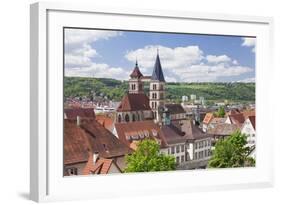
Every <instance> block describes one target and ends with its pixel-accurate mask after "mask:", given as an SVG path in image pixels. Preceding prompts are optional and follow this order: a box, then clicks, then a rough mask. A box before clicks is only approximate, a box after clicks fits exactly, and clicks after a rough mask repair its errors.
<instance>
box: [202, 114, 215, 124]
mask: <svg viewBox="0 0 281 205" xmlns="http://www.w3.org/2000/svg"><path fill="white" fill-rule="evenodd" d="M213 117H214V115H213V113H207V114H206V115H205V117H204V120H203V123H204V124H209V123H210V122H211V120H212V119H213Z"/></svg>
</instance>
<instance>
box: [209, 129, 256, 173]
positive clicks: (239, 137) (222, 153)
mask: <svg viewBox="0 0 281 205" xmlns="http://www.w3.org/2000/svg"><path fill="white" fill-rule="evenodd" d="M246 139H247V136H246V135H245V134H242V133H241V132H240V131H236V132H234V133H233V134H232V135H231V136H230V137H228V138H227V139H224V140H219V141H218V142H217V143H216V145H215V150H214V151H213V154H212V158H211V159H210V161H209V163H208V167H210V168H227V167H229V168H231V167H246V166H255V160H254V158H252V157H249V154H250V152H251V148H250V147H247V146H245V145H246V144H247V140H246Z"/></svg>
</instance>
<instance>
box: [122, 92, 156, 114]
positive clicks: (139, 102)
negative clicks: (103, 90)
mask: <svg viewBox="0 0 281 205" xmlns="http://www.w3.org/2000/svg"><path fill="white" fill-rule="evenodd" d="M137 110H151V108H150V106H149V99H148V97H147V96H146V95H145V94H144V93H137V94H135V93H128V94H127V95H125V96H124V97H123V99H122V101H121V103H120V105H119V106H118V108H117V112H123V111H137Z"/></svg>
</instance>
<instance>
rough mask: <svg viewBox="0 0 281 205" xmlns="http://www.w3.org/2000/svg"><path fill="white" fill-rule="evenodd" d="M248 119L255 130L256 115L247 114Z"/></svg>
mask: <svg viewBox="0 0 281 205" xmlns="http://www.w3.org/2000/svg"><path fill="white" fill-rule="evenodd" d="M248 119H249V120H250V122H251V124H252V126H253V128H254V129H255V130H256V116H255V115H254V116H249V117H248Z"/></svg>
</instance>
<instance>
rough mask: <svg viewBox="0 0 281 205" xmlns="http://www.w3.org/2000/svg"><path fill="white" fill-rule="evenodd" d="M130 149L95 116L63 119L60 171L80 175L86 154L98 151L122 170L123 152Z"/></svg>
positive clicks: (84, 164) (130, 150)
mask: <svg viewBox="0 0 281 205" xmlns="http://www.w3.org/2000/svg"><path fill="white" fill-rule="evenodd" d="M132 152H133V150H132V149H130V148H129V147H128V146H127V145H126V144H124V143H122V142H121V141H120V140H119V139H118V138H116V137H115V136H114V135H113V134H112V133H111V132H110V131H109V130H107V129H106V128H105V127H104V126H102V125H101V124H100V123H98V122H97V121H96V120H95V119H89V118H88V119H86V118H80V116H77V119H76V120H74V119H65V120H64V173H65V176H69V175H81V174H83V170H84V169H85V166H86V165H87V163H88V161H89V158H90V157H91V156H92V155H94V154H98V155H99V157H100V159H102V158H104V159H111V160H113V161H114V163H115V164H116V165H117V166H118V168H119V169H120V170H121V171H122V170H123V169H124V168H125V155H127V154H131V153H132Z"/></svg>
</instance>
